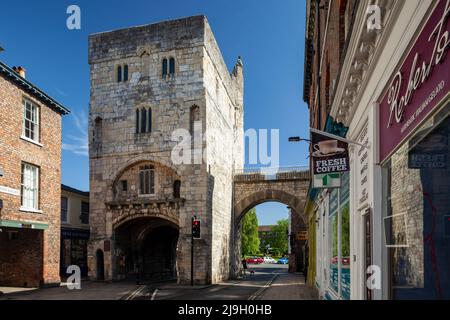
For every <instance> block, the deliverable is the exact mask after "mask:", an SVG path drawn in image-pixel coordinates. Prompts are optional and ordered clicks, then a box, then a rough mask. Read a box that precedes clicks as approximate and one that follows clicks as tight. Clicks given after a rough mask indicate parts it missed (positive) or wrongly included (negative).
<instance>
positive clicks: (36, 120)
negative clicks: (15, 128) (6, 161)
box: [22, 98, 40, 143]
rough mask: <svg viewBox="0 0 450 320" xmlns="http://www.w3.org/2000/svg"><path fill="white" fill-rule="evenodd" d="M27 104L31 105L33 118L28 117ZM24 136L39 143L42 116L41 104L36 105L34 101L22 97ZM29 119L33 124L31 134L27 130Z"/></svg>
mask: <svg viewBox="0 0 450 320" xmlns="http://www.w3.org/2000/svg"><path fill="white" fill-rule="evenodd" d="M27 106H29V107H30V113H31V119H28V118H27ZM22 111H23V115H22V138H23V139H25V140H28V141H31V142H35V143H39V139H40V134H39V133H40V124H39V120H40V119H39V118H40V112H39V111H40V110H39V106H38V105H36V104H35V103H34V102H32V101H30V100H28V99H25V98H23V99H22ZM27 121H29V122H30V123H31V124H32V125H33V130H32V129H31V126H30V129H29V131H30V134H29V136H27V130H26V125H25V123H26V122H27ZM31 131H32V132H33V137H31Z"/></svg>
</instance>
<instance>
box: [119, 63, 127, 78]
mask: <svg viewBox="0 0 450 320" xmlns="http://www.w3.org/2000/svg"><path fill="white" fill-rule="evenodd" d="M127 81H128V65H127V64H124V65H119V66H117V82H127Z"/></svg>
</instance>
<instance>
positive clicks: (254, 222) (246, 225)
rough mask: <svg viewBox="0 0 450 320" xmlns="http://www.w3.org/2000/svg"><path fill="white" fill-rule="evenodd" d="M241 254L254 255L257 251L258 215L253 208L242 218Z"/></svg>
mask: <svg viewBox="0 0 450 320" xmlns="http://www.w3.org/2000/svg"><path fill="white" fill-rule="evenodd" d="M242 220H243V221H242V254H243V255H246V256H247V255H255V254H258V253H259V237H258V217H257V216H256V209H255V208H253V209H251V210H250V211H249V212H247V213H246V214H245V215H244V218H243V219H242Z"/></svg>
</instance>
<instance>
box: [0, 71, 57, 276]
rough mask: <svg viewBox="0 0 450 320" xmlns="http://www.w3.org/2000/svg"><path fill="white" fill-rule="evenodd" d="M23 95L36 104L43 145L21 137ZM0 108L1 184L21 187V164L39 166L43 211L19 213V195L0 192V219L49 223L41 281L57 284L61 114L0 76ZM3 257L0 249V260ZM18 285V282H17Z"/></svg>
mask: <svg viewBox="0 0 450 320" xmlns="http://www.w3.org/2000/svg"><path fill="white" fill-rule="evenodd" d="M23 97H26V98H27V99H29V100H31V101H32V102H34V103H36V104H37V105H38V106H39V110H40V111H39V114H40V121H39V123H40V141H39V142H40V143H41V144H42V146H38V145H35V144H33V143H31V142H28V141H25V140H23V139H21V138H20V137H21V135H22V112H23V111H22V98H23ZM0 110H1V112H0V168H2V169H3V171H4V176H3V177H0V185H1V186H6V187H9V188H13V189H18V190H20V188H21V163H22V162H27V163H30V164H33V165H35V166H37V167H39V168H40V170H39V178H40V182H39V209H40V210H42V213H32V212H22V211H20V210H19V209H20V205H21V203H20V202H21V199H20V197H19V196H13V195H9V194H5V193H0V199H2V200H3V209H1V211H0V219H2V220H18V221H28V222H38V223H45V224H48V226H49V227H48V229H47V230H45V231H44V234H43V257H42V260H43V269H42V272H41V273H42V279H41V280H42V282H43V283H44V284H48V283H57V282H59V281H60V278H59V254H60V252H59V247H60V197H61V115H60V114H59V113H57V112H55V111H54V110H52V109H50V108H49V107H47V106H46V105H45V104H43V103H42V102H41V101H39V100H37V99H35V98H34V97H33V96H30V95H29V94H27V93H25V92H24V91H22V90H21V88H19V87H18V86H16V85H15V84H13V83H11V82H10V81H8V80H6V79H5V78H4V77H2V76H0ZM22 231H23V230H22ZM36 240H38V239H36ZM2 241H3V238H2ZM20 248H21V247H20V246H19V249H20ZM2 256H3V255H2V253H1V252H0V263H1V262H2V259H3V258H2ZM17 259H19V260H20V259H21V258H18V257H17ZM25 261H26V260H25ZM0 281H1V279H0ZM18 284H19V285H21V283H20V282H19V283H18Z"/></svg>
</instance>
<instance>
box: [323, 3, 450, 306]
mask: <svg viewBox="0 0 450 320" xmlns="http://www.w3.org/2000/svg"><path fill="white" fill-rule="evenodd" d="M362 2H364V3H361V5H360V7H359V9H358V13H357V15H356V18H355V22H354V27H353V32H352V35H351V38H350V40H349V44H348V49H347V54H346V57H345V60H344V62H343V65H342V66H341V73H340V76H339V80H338V82H337V86H336V89H335V92H334V99H333V104H332V109H331V112H330V116H331V117H332V118H334V119H335V120H336V121H337V122H342V123H343V124H344V125H345V126H346V127H348V128H349V130H348V133H347V136H346V138H347V139H349V140H353V141H355V142H358V143H360V144H363V145H366V147H361V146H359V145H357V144H354V145H352V146H351V147H350V163H351V171H350V176H349V185H350V191H349V208H350V223H349V224H350V255H349V258H350V261H349V263H350V270H351V275H350V281H349V282H350V298H351V299H357V300H359V299H376V300H381V299H448V298H450V271H449V270H450V268H449V266H450V262H449V261H450V256H449V254H450V253H449V252H450V250H448V249H449V246H450V228H449V224H450V216H449V215H450V212H449V211H448V207H449V206H448V205H449V203H448V202H449V199H450V185H449V182H448V181H447V180H448V179H445V178H444V177H448V173H449V172H448V170H449V169H448V168H449V166H448V162H449V132H450V130H449V129H450V125H449V124H450V120H449V119H450V118H449V105H450V100H449V92H450V89H449V85H450V79H449V70H450V68H449V67H448V65H449V64H450V61H449V60H450V58H449V57H447V51H448V48H449V46H450V40H449V30H450V26H449V21H448V16H449V12H450V1H448V0H435V1H431V0H426V1H422V0H408V1H404V0H398V1H378V2H377V3H375V2H373V1H362ZM373 5H377V6H378V7H379V8H380V17H381V21H380V25H379V26H378V27H376V28H373V29H371V28H370V24H368V21H369V19H370V13H368V12H369V11H367V10H366V8H369V7H370V6H373ZM341 192H342V191H341ZM328 193H329V192H324V193H322V198H323V199H324V201H322V202H319V203H318V206H317V213H318V217H319V216H323V215H324V216H327V215H329V212H330V208H329V204H327V201H326V197H327V196H329V195H328ZM318 228H319V230H321V231H322V232H317V239H316V241H317V257H318V260H317V269H318V270H317V281H318V283H319V285H320V284H322V285H323V283H324V281H325V279H324V272H323V270H324V269H323V263H322V262H321V261H320V259H321V257H323V255H322V254H321V253H323V251H324V250H325V251H326V250H327V248H326V246H327V243H329V239H327V237H330V234H331V233H330V230H327V228H329V227H328V226H326V225H325V224H324V223H322V222H319V223H318ZM321 264H322V265H321Z"/></svg>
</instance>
